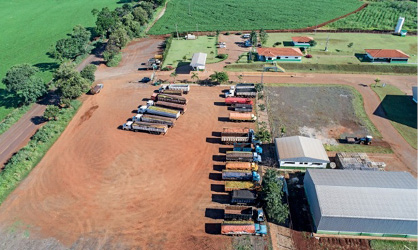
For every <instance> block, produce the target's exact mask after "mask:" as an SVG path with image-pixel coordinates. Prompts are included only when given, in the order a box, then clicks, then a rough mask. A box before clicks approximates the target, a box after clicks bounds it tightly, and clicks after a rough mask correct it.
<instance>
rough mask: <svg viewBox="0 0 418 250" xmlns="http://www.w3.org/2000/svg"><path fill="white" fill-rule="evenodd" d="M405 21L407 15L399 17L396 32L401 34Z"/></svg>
mask: <svg viewBox="0 0 418 250" xmlns="http://www.w3.org/2000/svg"><path fill="white" fill-rule="evenodd" d="M404 22H405V17H399V19H398V24H396V28H395V34H400V33H401V30H402V26H403V23H404Z"/></svg>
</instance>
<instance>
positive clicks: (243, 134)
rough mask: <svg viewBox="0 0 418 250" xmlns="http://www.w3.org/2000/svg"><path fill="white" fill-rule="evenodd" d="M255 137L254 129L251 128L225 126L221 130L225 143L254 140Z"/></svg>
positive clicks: (222, 139)
mask: <svg viewBox="0 0 418 250" xmlns="http://www.w3.org/2000/svg"><path fill="white" fill-rule="evenodd" d="M254 138H255V137H254V130H252V129H249V128H223V130H222V132H221V141H222V142H223V143H225V144H233V143H235V142H252V141H253V140H254Z"/></svg>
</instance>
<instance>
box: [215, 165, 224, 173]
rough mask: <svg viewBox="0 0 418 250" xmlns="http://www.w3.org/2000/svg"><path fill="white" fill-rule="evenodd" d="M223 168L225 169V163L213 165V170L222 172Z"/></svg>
mask: <svg viewBox="0 0 418 250" xmlns="http://www.w3.org/2000/svg"><path fill="white" fill-rule="evenodd" d="M223 169H225V165H213V170H214V171H219V172H221V171H222V170H223Z"/></svg>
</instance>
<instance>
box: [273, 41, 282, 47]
mask: <svg viewBox="0 0 418 250" xmlns="http://www.w3.org/2000/svg"><path fill="white" fill-rule="evenodd" d="M281 44H282V43H281V42H275V43H274V44H273V47H276V46H279V45H281Z"/></svg>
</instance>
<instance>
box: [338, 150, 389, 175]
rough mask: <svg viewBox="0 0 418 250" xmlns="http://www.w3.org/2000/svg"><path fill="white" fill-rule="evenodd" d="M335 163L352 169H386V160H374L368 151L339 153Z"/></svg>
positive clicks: (339, 166)
mask: <svg viewBox="0 0 418 250" xmlns="http://www.w3.org/2000/svg"><path fill="white" fill-rule="evenodd" d="M335 163H336V164H337V168H339V169H351V170H371V171H378V170H384V169H385V167H386V164H385V163H384V162H372V161H371V160H370V158H369V157H368V156H367V154H366V153H345V152H343V153H337V154H336V156H335Z"/></svg>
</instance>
